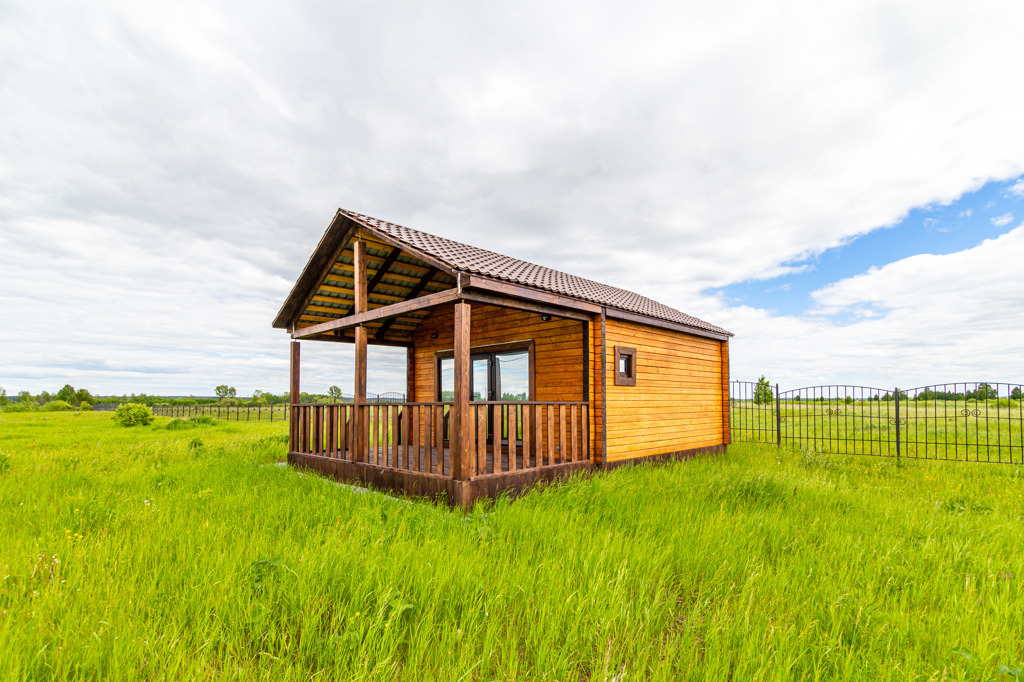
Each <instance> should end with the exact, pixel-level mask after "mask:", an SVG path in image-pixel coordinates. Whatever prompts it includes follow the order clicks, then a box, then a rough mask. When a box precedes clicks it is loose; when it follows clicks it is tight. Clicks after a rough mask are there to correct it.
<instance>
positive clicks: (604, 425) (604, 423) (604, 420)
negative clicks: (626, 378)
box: [601, 308, 608, 466]
mask: <svg viewBox="0 0 1024 682" xmlns="http://www.w3.org/2000/svg"><path fill="white" fill-rule="evenodd" d="M606 318H607V312H606V311H605V309H604V308H601V464H602V466H603V465H605V464H607V463H608V350H607V347H606V345H605V327H606V326H607V325H606V324H605V323H606Z"/></svg>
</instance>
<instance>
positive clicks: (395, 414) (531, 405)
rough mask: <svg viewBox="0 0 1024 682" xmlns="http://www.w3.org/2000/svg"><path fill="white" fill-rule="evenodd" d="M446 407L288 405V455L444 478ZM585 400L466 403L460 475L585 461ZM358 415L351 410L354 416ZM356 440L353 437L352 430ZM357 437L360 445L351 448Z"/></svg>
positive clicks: (447, 461) (448, 456)
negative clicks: (466, 437) (464, 464)
mask: <svg viewBox="0 0 1024 682" xmlns="http://www.w3.org/2000/svg"><path fill="white" fill-rule="evenodd" d="M452 408H453V403H450V402H388V403H368V404H364V405H361V406H360V407H358V408H356V406H355V405H353V404H351V403H336V404H329V405H292V406H291V425H290V428H291V432H290V436H289V437H290V442H291V450H292V451H293V452H297V453H301V454H309V455H317V456H321V457H330V458H335V459H344V460H349V461H353V462H364V463H367V464H373V465H376V466H380V467H385V468H390V469H397V470H404V471H410V472H418V473H424V474H434V475H440V476H451V473H452V471H451V452H450V447H449V446H450V442H449V435H450V434H449V421H450V417H451V410H452ZM588 409H589V408H588V405H587V403H585V402H540V401H530V402H505V401H487V402H473V403H471V404H470V409H469V414H468V415H467V418H468V419H471V420H472V421H471V423H472V427H471V429H470V432H471V434H472V436H471V442H470V443H469V450H470V452H471V453H472V454H473V457H472V458H471V459H472V461H471V462H470V467H469V469H470V470H469V471H468V472H466V474H465V475H467V476H475V475H479V474H494V473H504V472H510V471H518V470H521V469H522V470H525V469H533V468H540V467H549V466H556V465H560V464H565V463H569V462H580V461H585V460H587V459H589V457H590V430H589V423H590V422H589V411H588ZM357 410H358V412H357ZM359 428H361V429H362V435H363V437H362V438H361V439H360V438H358V436H359V433H358V432H357V429H359ZM360 440H361V442H362V446H361V447H357V445H356V443H357V442H359V441H360Z"/></svg>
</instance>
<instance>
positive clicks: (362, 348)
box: [352, 327, 370, 462]
mask: <svg viewBox="0 0 1024 682" xmlns="http://www.w3.org/2000/svg"><path fill="white" fill-rule="evenodd" d="M355 342H356V367H355V391H354V394H355V395H354V397H353V398H352V404H353V410H355V419H356V437H355V452H354V453H353V457H352V459H353V461H356V462H365V461H366V447H367V443H366V438H367V436H369V435H370V433H369V432H370V428H369V425H370V424H369V421H368V418H369V416H370V415H369V413H368V412H367V410H366V327H356V339H355Z"/></svg>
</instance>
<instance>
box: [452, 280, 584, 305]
mask: <svg viewBox="0 0 1024 682" xmlns="http://www.w3.org/2000/svg"><path fill="white" fill-rule="evenodd" d="M463 287H468V288H473V289H484V290H486V291H492V292H495V293H499V294H505V295H506V296H513V297H515V298H521V299H525V300H527V301H535V302H537V303H546V304H548V305H555V306H559V307H561V308H568V309H569V310H579V311H582V312H587V313H590V314H592V315H595V314H597V313H599V312H601V306H599V305H596V304H594V303H588V302H586V301H581V300H579V299H575V298H570V297H569V296H561V295H559V294H552V293H549V292H546V291H539V290H537V289H534V288H533V287H527V286H523V285H521V284H512V283H510V282H501V281H498V280H496V279H491V278H489V277H481V276H480V275H470V276H469V283H468V284H464V285H463Z"/></svg>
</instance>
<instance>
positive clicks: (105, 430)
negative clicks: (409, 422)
mask: <svg viewBox="0 0 1024 682" xmlns="http://www.w3.org/2000/svg"><path fill="white" fill-rule="evenodd" d="M170 421H171V420H170V419H168V418H158V419H157V420H156V422H155V423H154V424H153V425H151V426H147V427H135V428H131V429H126V428H121V427H117V426H115V425H114V424H113V422H112V421H111V419H110V415H109V414H93V413H88V412H85V413H26V414H0V538H2V542H0V677H2V678H3V679H12V680H19V679H128V680H131V679H191V678H210V677H218V678H228V679H273V680H293V679H294V680H299V679H328V680H333V679H341V680H345V679H380V680H392V679H405V680H421V679H443V680H474V679H531V680H533V679H550V680H612V679H615V680H633V679H665V680H676V679H708V680H723V679H729V678H731V679H734V680H740V679H782V680H788V679H821V680H835V679H848V680H849V679H857V680H859V679H872V680H874V679H893V680H906V679H920V680H940V679H956V680H980V679H986V680H987V679H997V680H1004V679H1005V680H1011V679H1020V678H1021V677H1022V676H1024V672H1022V671H1021V669H1022V668H1024V664H1022V663H1021V660H1022V659H1024V651H1022V645H1024V640H1022V637H1021V635H1022V633H1024V591H1022V589H1021V584H1022V581H1024V554H1022V553H1021V552H1020V547H1021V546H1022V534H1024V524H1022V520H1024V519H1022V517H1024V471H1022V469H1021V468H1020V467H1019V466H1016V465H1007V466H981V465H978V464H962V463H950V462H931V461H906V460H904V461H901V462H896V461H895V460H891V459H886V458H875V457H853V456H836V455H827V454H820V453H815V452H811V451H799V450H791V449H786V448H776V447H775V446H763V445H756V444H741V445H734V446H732V447H730V448H729V452H728V454H727V455H724V456H718V457H708V458H701V459H694V460H690V461H688V462H685V463H672V464H659V465H646V466H637V467H633V468H624V469H618V470H615V471H613V472H609V473H601V474H598V475H594V476H592V477H589V478H577V479H573V480H571V481H568V482H564V483H559V484H557V485H552V486H548V487H546V488H538V489H535V490H533V491H532V492H530V493H529V494H527V495H525V496H523V497H520V498H519V499H517V500H516V501H514V502H510V501H509V500H507V499H502V500H499V501H498V502H496V503H493V504H482V505H479V506H477V507H476V508H475V509H473V510H472V511H462V510H452V509H449V508H448V507H447V506H446V505H444V504H443V503H430V502H424V501H411V500H408V499H399V498H395V497H390V496H387V495H383V494H379V493H376V492H368V491H365V490H361V489H355V488H351V487H348V486H344V485H340V484H337V483H335V482H332V481H329V480H326V479H323V478H320V477H318V476H315V475H311V474H309V473H304V472H301V471H296V470H294V469H291V468H290V467H287V466H279V463H280V461H281V460H282V459H283V458H284V455H285V449H286V429H287V424H285V423H281V422H274V423H270V422H269V421H262V422H251V423H248V424H247V423H245V422H242V423H236V422H223V421H214V422H213V423H209V424H188V423H186V424H181V423H178V426H179V427H182V428H177V429H168V428H166V427H167V425H168V423H169V422H170Z"/></svg>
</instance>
